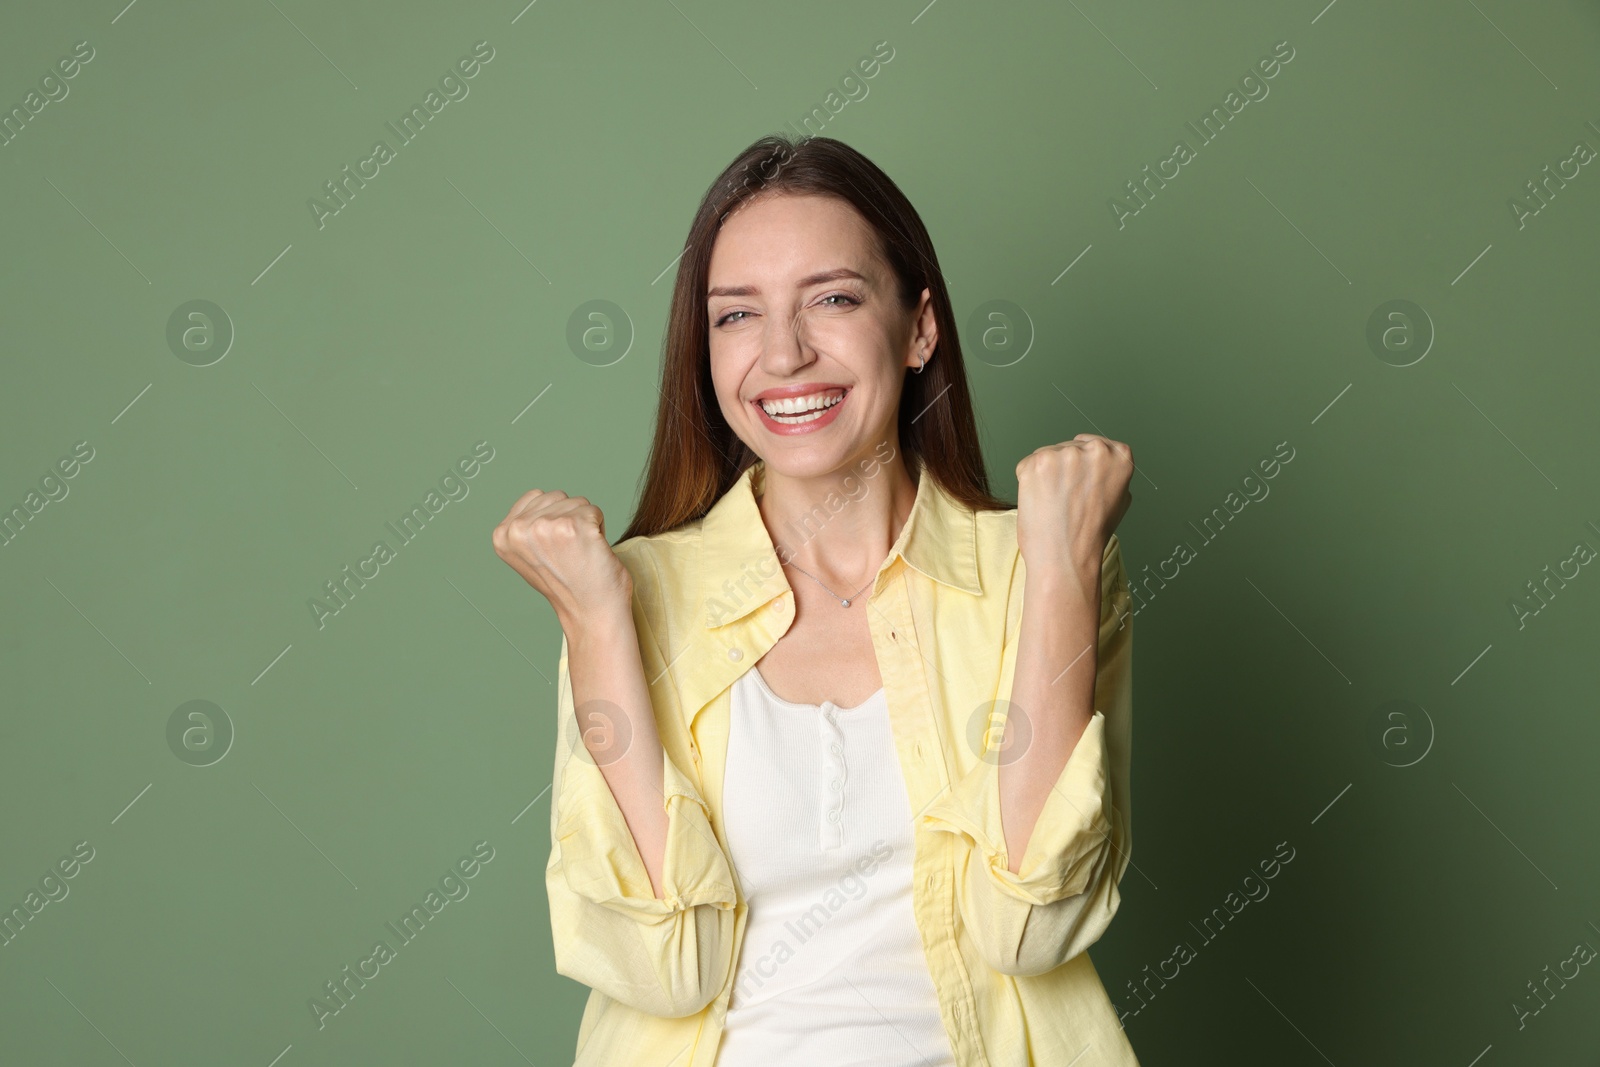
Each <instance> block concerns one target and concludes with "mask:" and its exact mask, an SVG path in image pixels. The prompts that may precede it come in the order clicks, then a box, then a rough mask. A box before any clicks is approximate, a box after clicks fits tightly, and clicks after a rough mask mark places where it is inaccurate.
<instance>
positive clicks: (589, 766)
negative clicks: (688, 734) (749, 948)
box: [545, 612, 736, 1017]
mask: <svg viewBox="0 0 1600 1067" xmlns="http://www.w3.org/2000/svg"><path fill="white" fill-rule="evenodd" d="M636 620H637V621H638V623H639V624H640V625H641V626H643V625H644V620H643V619H642V618H641V617H639V616H638V613H637V612H636ZM640 633H641V637H642V638H643V640H642V641H641V644H644V643H645V642H646V641H648V640H649V638H648V637H647V636H645V635H646V631H645V630H643V629H641V630H640ZM650 651H651V652H654V651H655V650H654V649H653V648H652V649H651V650H650ZM649 658H650V657H649V656H648V655H646V657H645V662H646V666H647V669H648V666H649ZM557 704H558V707H557V711H558V716H559V718H558V722H559V726H558V729H557V737H556V755H555V774H554V778H553V779H552V786H551V815H550V831H551V849H550V861H549V863H548V865H547V866H546V868H545V887H546V890H547V892H548V894H549V899H550V924H551V932H552V935H553V941H554V946H555V956H556V970H557V971H558V972H559V973H561V974H564V975H566V976H567V977H569V978H572V979H574V980H576V981H579V982H582V983H583V984H585V985H587V986H589V987H591V988H593V989H597V990H599V991H600V992H602V993H604V994H606V995H607V996H610V997H612V998H614V999H616V1000H619V1001H621V1002H623V1003H624V1004H627V1005H629V1006H631V1007H633V1008H636V1009H638V1010H640V1011H643V1012H646V1013H648V1014H651V1015H659V1016H666V1017H678V1016H684V1015H692V1014H694V1013H696V1012H698V1011H700V1010H701V1009H703V1008H704V1007H705V1006H706V1005H707V1004H708V1003H710V1001H711V1000H712V999H714V998H715V996H716V995H717V993H718V991H720V989H721V988H722V986H723V984H724V983H725V981H726V979H727V976H728V971H729V968H730V967H731V964H732V959H731V956H732V942H733V926H734V907H735V902H736V896H735V893H734V889H733V877H732V868H731V865H730V864H729V862H728V859H727V856H726V854H725V853H724V852H723V850H722V847H721V846H720V845H719V844H718V842H717V838H716V835H715V834H714V833H713V831H712V828H711V822H710V815H709V811H708V809H707V806H706V802H705V800H704V799H703V798H702V796H701V794H700V791H699V790H698V789H697V788H696V786H695V784H694V782H693V781H692V780H691V779H690V778H689V777H688V776H687V775H685V774H684V773H683V772H682V771H681V770H680V769H679V768H678V766H677V764H675V763H674V762H673V760H672V759H671V757H670V756H668V755H667V754H666V752H665V750H663V753H662V759H663V766H662V771H663V776H662V784H663V796H662V804H663V806H664V810H665V811H666V814H667V842H666V855H665V860H664V862H663V866H662V884H661V896H659V897H657V896H656V895H655V892H654V891H653V890H652V888H651V885H650V876H649V874H648V872H647V871H646V869H645V866H644V859H643V857H641V856H640V854H639V849H638V846H637V845H636V844H635V842H634V839H633V834H632V832H631V831H630V830H629V829H628V824H627V820H626V819H625V818H624V817H623V814H622V809H621V808H620V807H619V806H618V804H617V802H616V798H615V797H614V796H613V795H612V793H611V788H610V786H609V785H607V783H606V780H605V776H604V774H603V773H602V772H601V770H600V768H599V767H598V766H596V765H595V763H594V761H593V760H592V759H591V758H589V757H588V750H587V748H586V747H585V746H584V744H583V741H582V739H581V738H580V737H579V736H578V727H577V719H576V716H575V714H574V710H573V700H572V689H571V680H570V677H569V674H568V666H567V642H566V639H565V637H563V638H562V642H561V661H560V665H559V678H558V681H557ZM658 716H659V711H658Z"/></svg>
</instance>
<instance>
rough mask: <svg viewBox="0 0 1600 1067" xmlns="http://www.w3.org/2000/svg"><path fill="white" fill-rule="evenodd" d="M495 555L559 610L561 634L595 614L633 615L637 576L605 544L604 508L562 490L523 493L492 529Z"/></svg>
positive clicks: (608, 545)
mask: <svg viewBox="0 0 1600 1067" xmlns="http://www.w3.org/2000/svg"><path fill="white" fill-rule="evenodd" d="M493 541H494V551H495V555H497V556H499V557H500V558H501V559H503V560H505V561H506V563H507V564H509V565H510V567H511V569H512V570H514V571H516V572H517V573H518V574H520V575H522V577H523V578H524V579H525V580H526V581H527V583H528V584H529V585H531V586H533V587H534V588H535V589H537V590H538V591H539V592H540V593H542V594H544V598H545V599H546V600H548V601H550V606H551V607H553V608H555V611H556V616H557V618H559V619H560V621H561V626H562V628H563V629H566V630H569V631H570V629H571V627H572V624H574V623H577V622H579V621H581V620H582V619H584V618H586V617H590V616H593V615H595V614H596V613H609V612H616V611H621V612H623V613H629V612H631V610H632V601H633V576H632V575H630V574H629V573H628V569H627V568H626V567H624V566H623V565H622V561H621V560H620V559H618V558H617V554H616V553H615V552H613V551H612V550H611V545H610V544H609V543H608V542H607V541H606V520H605V516H604V515H602V514H601V513H600V509H599V508H597V507H595V506H594V505H593V504H591V503H589V501H588V500H586V499H584V498H583V497H581V496H568V495H567V494H566V493H564V492H562V491H561V490H559V489H552V490H551V491H550V492H548V493H546V492H541V491H540V490H538V489H530V490H528V492H526V493H524V494H523V495H522V496H521V497H520V498H519V499H518V500H517V502H516V503H515V504H513V505H511V510H510V511H509V512H507V513H506V517H505V518H504V519H501V520H500V525H498V526H496V527H495V528H494V535H493Z"/></svg>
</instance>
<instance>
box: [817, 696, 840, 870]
mask: <svg viewBox="0 0 1600 1067" xmlns="http://www.w3.org/2000/svg"><path fill="white" fill-rule="evenodd" d="M817 740H818V742H819V743H820V744H821V746H822V760H821V761H820V763H819V764H818V766H819V767H820V768H821V772H820V773H821V775H822V781H821V782H820V785H821V786H822V798H823V800H822V809H823V810H822V819H821V821H820V822H819V824H818V831H817V832H818V834H819V840H818V843H819V844H820V845H821V847H822V848H823V849H833V848H843V847H844V782H845V770H846V768H845V758H844V757H845V752H844V731H843V730H841V729H840V728H839V709H838V707H837V706H836V705H835V704H833V703H832V702H831V701H824V702H823V704H822V713H821V714H820V715H818V716H817Z"/></svg>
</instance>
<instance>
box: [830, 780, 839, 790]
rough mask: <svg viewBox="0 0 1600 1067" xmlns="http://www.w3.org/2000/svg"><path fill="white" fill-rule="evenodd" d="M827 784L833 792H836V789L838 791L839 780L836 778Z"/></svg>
mask: <svg viewBox="0 0 1600 1067" xmlns="http://www.w3.org/2000/svg"><path fill="white" fill-rule="evenodd" d="M828 784H829V785H830V786H832V787H833V789H834V791H835V792H838V789H839V779H837V778H835V779H834V780H833V781H831V782H829V783H828Z"/></svg>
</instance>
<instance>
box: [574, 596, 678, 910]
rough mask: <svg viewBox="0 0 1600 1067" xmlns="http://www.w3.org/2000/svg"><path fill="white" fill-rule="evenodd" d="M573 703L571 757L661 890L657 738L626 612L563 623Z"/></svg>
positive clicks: (663, 817)
mask: <svg viewBox="0 0 1600 1067" xmlns="http://www.w3.org/2000/svg"><path fill="white" fill-rule="evenodd" d="M563 628H564V629H565V630H566V634H567V672H568V678H569V680H570V683H571V686H572V704H573V709H574V711H575V712H576V715H577V722H578V731H579V736H580V737H581V738H582V740H583V745H584V750H583V751H575V752H573V754H572V758H573V759H584V758H585V751H586V752H587V754H588V756H587V758H589V759H591V760H593V761H594V763H595V764H596V765H597V766H598V767H599V768H600V772H601V774H602V775H603V776H604V777H605V780H606V785H608V786H609V787H610V788H611V795H612V796H613V797H614V798H615V799H616V802H617V806H618V807H619V808H621V809H622V815H623V818H624V819H626V820H627V823H628V829H629V830H630V831H631V832H632V833H633V841H634V844H635V845H636V846H637V847H638V850H639V856H640V858H641V859H642V860H643V861H644V866H645V870H646V871H647V872H648V873H649V875H650V888H651V891H652V892H654V893H655V895H656V896H658V897H659V896H660V895H661V868H662V863H663V860H664V858H665V855H666V843H667V812H666V803H665V796H664V793H663V786H662V762H663V755H662V749H661V736H660V734H659V733H658V732H657V730H656V717H655V710H654V708H653V707H652V705H651V702H650V687H649V685H648V684H647V683H646V681H645V674H644V661H643V659H642V658H641V656H640V654H639V636H638V631H637V630H636V629H635V626H634V621H633V615H632V612H631V610H630V609H629V608H628V607H627V606H626V605H624V606H623V607H622V609H621V610H620V611H618V612H614V613H611V614H610V615H607V616H603V617H599V618H594V617H591V618H588V619H585V620H584V622H583V623H582V624H574V625H572V626H571V627H570V628H568V627H563Z"/></svg>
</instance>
